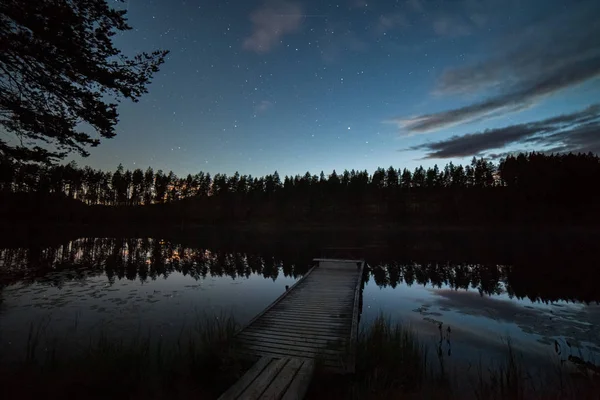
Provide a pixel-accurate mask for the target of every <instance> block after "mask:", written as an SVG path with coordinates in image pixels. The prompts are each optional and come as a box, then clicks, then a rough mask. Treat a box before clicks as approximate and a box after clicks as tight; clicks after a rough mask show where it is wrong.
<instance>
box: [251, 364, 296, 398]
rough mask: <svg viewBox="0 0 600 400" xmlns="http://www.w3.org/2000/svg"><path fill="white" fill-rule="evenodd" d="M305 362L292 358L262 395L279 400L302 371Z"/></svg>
mask: <svg viewBox="0 0 600 400" xmlns="http://www.w3.org/2000/svg"><path fill="white" fill-rule="evenodd" d="M302 364H304V361H303V360H300V359H298V358H292V359H291V360H290V361H289V362H288V363H287V364H286V365H285V367H284V368H283V370H282V371H281V372H280V373H279V375H277V377H276V378H275V379H274V380H273V382H271V384H270V385H269V387H268V388H267V390H265V392H264V393H263V394H262V396H261V397H260V398H261V399H265V400H267V399H268V400H271V399H273V400H275V399H276V400H279V399H281V397H283V395H284V394H285V392H286V390H287V389H288V387H289V386H290V384H291V383H292V381H293V380H294V378H295V377H296V375H297V374H298V372H299V371H300V368H301V367H302Z"/></svg>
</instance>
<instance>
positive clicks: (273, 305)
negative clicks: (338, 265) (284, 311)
mask: <svg viewBox="0 0 600 400" xmlns="http://www.w3.org/2000/svg"><path fill="white" fill-rule="evenodd" d="M315 268H316V266H313V267H312V268H311V269H309V270H308V272H307V273H306V274H305V275H304V276H303V277H302V278H300V279H299V280H297V281H296V283H294V284H293V285H292V287H290V288H289V289H288V290H286V291H285V292H284V293H283V294H282V295H281V296H279V297H278V298H277V299H275V301H274V302H272V303H271V304H270V305H269V306H268V307H267V308H265V309H264V310H262V311H261V312H259V313H258V314H257V315H256V316H255V317H254V318H252V319H251V320H250V322H248V323H247V324H246V325H245V326H243V327H241V328H240V329H238V331H237V332H236V333H235V334H234V336H235V335H236V334H237V333H239V332H241V331H243V330H244V328H246V326H250V325H252V323H253V322H254V321H256V320H258V319H259V318H260V317H262V316H263V315H264V314H266V313H267V311H269V310H270V309H271V308H273V307H275V306H276V305H277V304H278V303H279V302H280V301H281V300H283V299H284V298H285V296H287V295H288V294H289V293H291V291H292V289H293V288H294V287H296V286H297V285H298V284H300V283H301V282H302V281H303V280H304V279H306V278H307V277H308V276H310V274H311V272H313V271H314V270H315Z"/></svg>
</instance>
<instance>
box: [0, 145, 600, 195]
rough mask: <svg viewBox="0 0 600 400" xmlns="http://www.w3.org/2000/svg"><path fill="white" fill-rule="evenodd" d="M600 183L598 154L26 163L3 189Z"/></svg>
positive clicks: (234, 191) (273, 191)
mask: <svg viewBox="0 0 600 400" xmlns="http://www.w3.org/2000/svg"><path fill="white" fill-rule="evenodd" d="M599 177H600V162H599V158H598V156H595V155H592V154H578V155H574V154H568V155H544V154H539V153H530V154H519V155H518V156H509V157H507V158H504V159H501V160H500V161H499V162H498V164H494V163H493V162H491V161H486V160H484V159H483V158H480V159H476V158H473V159H472V161H471V163H470V164H469V165H465V166H463V165H454V164H453V163H452V162H450V163H448V164H446V165H445V166H444V167H443V168H438V166H437V165H435V166H433V167H429V168H427V169H425V168H423V167H422V166H419V167H417V168H415V169H414V170H413V171H410V170H409V169H407V168H404V169H402V168H398V169H396V168H395V167H393V166H390V167H389V168H387V169H384V168H378V169H377V170H375V171H374V172H373V173H372V174H369V173H368V172H367V171H366V170H364V171H356V170H351V171H348V170H345V171H344V172H342V173H337V172H336V171H335V170H334V171H333V172H332V173H331V174H329V175H326V174H324V173H323V172H321V173H320V174H319V175H313V174H311V173H310V172H306V174H304V175H296V176H285V177H283V179H282V178H281V177H280V175H279V174H278V172H277V171H275V172H274V173H273V174H268V175H266V176H261V177H253V176H252V175H245V174H244V175H241V174H240V173H238V172H236V173H235V174H233V175H230V176H228V175H227V174H222V173H217V174H215V175H214V176H211V174H210V173H208V172H199V173H197V174H194V175H192V174H188V175H187V176H185V177H178V176H177V175H175V174H174V173H173V172H172V171H169V172H168V173H165V172H163V171H162V170H158V171H156V172H155V171H154V170H153V169H152V168H148V169H146V170H145V171H144V170H142V169H139V168H138V169H135V170H133V171H131V170H125V169H124V168H123V166H122V165H119V166H118V168H117V169H116V170H115V171H114V172H110V171H101V170H97V169H93V168H90V167H87V166H86V167H84V168H80V167H78V166H77V164H76V163H75V162H71V163H69V164H66V165H55V166H43V165H38V164H21V163H17V162H13V161H11V160H9V159H7V158H3V159H0V190H1V191H3V192H38V193H58V194H63V195H65V196H67V197H69V198H72V199H77V200H81V201H83V202H85V203H87V204H90V205H96V204H101V205H144V204H156V203H169V202H174V201H178V200H182V199H186V198H202V197H209V196H215V197H220V196H229V197H231V196H250V197H273V196H285V195H298V194H316V193H318V194H320V195H328V194H329V195H336V194H341V193H346V194H359V193H364V192H369V193H375V194H382V195H390V194H395V193H398V192H410V191H415V190H433V189H447V188H491V187H514V188H525V189H527V190H530V191H531V190H534V189H535V190H537V191H540V190H541V191H542V192H547V191H549V190H556V189H561V190H562V189H564V188H569V189H577V188H581V187H583V186H589V184H590V182H594V181H595V182H597V181H598V178H599Z"/></svg>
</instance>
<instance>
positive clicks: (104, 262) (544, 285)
mask: <svg viewBox="0 0 600 400" xmlns="http://www.w3.org/2000/svg"><path fill="white" fill-rule="evenodd" d="M360 253H361V254H360V255H359V256H360V257H361V258H365V259H366V260H367V263H368V265H369V268H368V274H367V275H368V276H367V279H370V278H372V279H373V280H374V282H375V283H376V284H377V286H379V287H387V286H390V287H392V288H396V287H397V286H398V285H400V284H406V285H408V286H411V285H414V284H418V285H431V286H433V287H438V288H441V287H442V286H444V287H449V288H452V289H465V290H467V289H476V290H477V291H478V292H479V294H481V295H500V294H503V293H506V294H507V295H508V296H509V297H510V298H513V297H515V298H517V299H523V298H528V299H530V300H531V301H543V302H552V301H559V300H565V301H579V302H585V303H590V302H598V301H600V291H598V290H597V281H598V277H599V276H600V271H598V270H597V269H596V268H593V267H592V266H591V265H590V262H592V261H593V260H591V259H590V258H589V257H588V256H586V255H585V254H580V258H579V259H578V258H577V256H576V255H574V254H572V253H569V254H567V255H565V253H563V252H561V251H560V250H558V251H553V252H551V253H549V252H543V253H542V252H537V253H533V255H532V254H531V253H532V252H531V251H527V252H524V253H523V254H521V255H520V256H519V257H513V260H512V261H513V262H512V263H511V264H497V263H464V262H456V261H443V262H440V261H432V260H426V259H425V260H414V259H411V258H406V259H404V260H403V259H402V257H399V256H398V255H395V254H394V249H393V248H389V247H380V248H368V249H366V250H362V251H361V252H360ZM318 255H319V252H318V251H317V250H316V249H313V250H312V251H311V250H310V249H308V250H303V251H302V250H298V249H293V250H290V249H289V248H287V249H286V248H280V249H275V250H274V249H264V248H259V249H250V250H247V249H246V250H245V251H234V250H232V249H227V250H222V249H219V248H205V247H189V246H184V245H182V244H178V243H175V242H172V241H169V240H164V239H157V238H122V239H118V238H82V239H77V240H73V241H70V242H68V243H65V244H63V245H59V246H51V247H29V248H9V249H0V277H1V282H2V284H3V285H7V284H11V283H15V282H23V283H26V282H28V283H33V282H38V283H44V284H50V285H54V286H57V287H60V286H61V285H62V284H63V283H64V282H65V281H69V280H73V279H84V278H86V277H91V276H99V275H106V277H107V278H108V281H109V283H114V282H115V280H117V279H118V280H121V279H128V280H136V279H137V280H139V281H140V282H147V281H148V280H156V279H158V278H163V279H166V278H168V277H169V275H170V274H172V273H173V272H178V273H181V274H182V275H183V276H186V277H191V278H193V279H195V280H199V279H205V278H206V277H207V276H208V275H210V276H213V277H223V276H228V277H231V278H234V279H235V278H248V277H250V276H251V275H252V274H257V275H262V276H263V277H265V278H270V279H273V280H276V279H277V278H278V276H279V275H280V274H282V275H283V276H284V277H293V278H297V277H299V276H302V275H303V274H304V273H305V272H306V271H307V269H308V267H309V266H310V264H311V260H312V258H313V257H314V256H318Z"/></svg>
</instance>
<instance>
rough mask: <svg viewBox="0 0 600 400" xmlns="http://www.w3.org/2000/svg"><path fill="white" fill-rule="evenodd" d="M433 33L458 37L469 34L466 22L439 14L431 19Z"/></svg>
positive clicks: (469, 30) (456, 17)
mask: <svg viewBox="0 0 600 400" xmlns="http://www.w3.org/2000/svg"><path fill="white" fill-rule="evenodd" d="M433 31H434V32H435V33H436V34H437V35H440V36H448V37H458V36H467V35H470V34H471V28H470V26H469V25H468V23H467V22H466V21H464V20H463V19H462V18H460V17H458V16H453V15H449V14H440V15H438V16H437V17H435V18H434V19H433Z"/></svg>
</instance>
